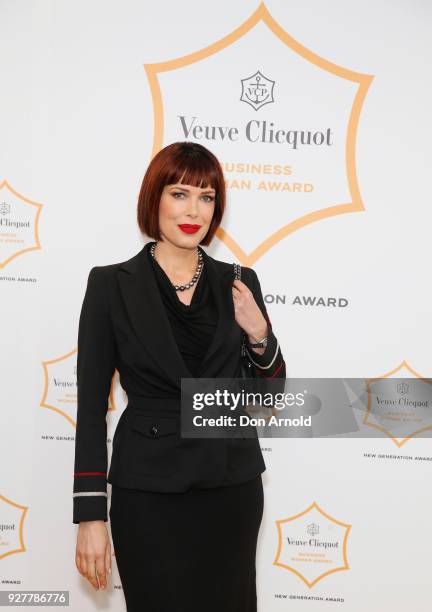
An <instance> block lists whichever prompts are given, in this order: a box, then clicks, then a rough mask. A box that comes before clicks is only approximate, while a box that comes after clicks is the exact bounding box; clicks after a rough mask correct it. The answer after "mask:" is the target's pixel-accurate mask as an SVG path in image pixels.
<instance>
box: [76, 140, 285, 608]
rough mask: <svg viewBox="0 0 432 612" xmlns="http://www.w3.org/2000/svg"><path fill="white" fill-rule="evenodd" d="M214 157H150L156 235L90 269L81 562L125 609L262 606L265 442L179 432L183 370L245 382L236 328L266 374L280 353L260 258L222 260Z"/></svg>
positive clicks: (83, 333)
mask: <svg viewBox="0 0 432 612" xmlns="http://www.w3.org/2000/svg"><path fill="white" fill-rule="evenodd" d="M225 195H226V194H225V183H224V177H223V173H222V169H221V166H220V164H219V162H218V160H217V159H216V157H215V156H214V155H213V154H212V153H211V152H210V151H209V150H207V149H206V148H205V147H203V146H201V145H199V144H196V143H192V142H178V143H173V144H171V145H169V146H167V147H165V148H164V149H162V150H161V151H159V153H158V154H157V155H156V156H155V157H154V158H153V160H152V161H151V163H150V165H149V167H148V169H147V172H146V174H145V176H144V180H143V183H142V187H141V191H140V194H139V199H138V224H139V227H140V229H141V231H142V232H143V233H144V234H146V235H147V236H150V237H151V238H153V240H152V241H151V242H149V243H147V244H146V245H145V246H144V247H143V248H142V249H141V251H140V252H139V253H138V254H137V255H135V256H134V257H132V258H131V259H129V260H128V261H125V262H122V263H117V264H112V265H105V266H97V267H94V268H92V269H91V271H90V274H89V279H88V284H87V290H86V294H85V297H84V301H83V305H82V310H81V315H80V322H79V331H78V362H77V384H78V414H77V428H76V438H75V472H74V498H73V499H74V514H73V522H74V523H79V529H78V538H77V548H76V565H77V567H78V570H79V572H80V573H81V574H82V575H83V576H84V577H86V578H87V579H88V580H89V581H90V582H91V584H92V585H93V586H94V587H95V588H96V589H97V588H98V587H99V585H100V588H105V587H106V585H107V576H106V574H107V572H110V571H111V549H110V539H109V535H108V531H107V528H106V525H105V523H106V522H107V520H108V516H107V485H106V483H107V482H109V483H110V484H111V487H112V488H111V505H110V512H109V515H110V522H111V532H112V538H113V544H114V552H115V556H116V562H117V566H118V570H119V574H120V578H121V582H122V586H123V592H124V595H125V599H126V604H127V610H128V611H129V612H131V611H132V612H135V611H144V610H145V611H146V612H156V611H157V612H159V611H160V612H162V611H163V612H181V611H185V612H186V611H187V612H195V611H197V610H200V611H201V610H206V612H213V611H214V612H216V610H217V612H221V611H222V610H223V612H254V611H256V609H257V607H256V606H257V598H256V583H255V554H256V544H257V537H258V531H259V527H260V524H261V519H262V512H263V488H262V480H261V474H262V472H263V471H264V470H265V464H264V460H263V457H262V453H261V449H260V446H259V441H258V438H257V436H255V437H252V438H251V437H247V438H246V437H236V438H231V439H222V438H190V437H182V436H181V435H180V433H179V430H180V426H179V422H180V420H179V415H180V394H181V380H182V379H183V378H199V377H203V378H204V377H206V378H236V377H239V376H240V347H241V341H242V330H244V332H245V333H246V339H247V343H248V344H247V347H248V353H249V356H250V359H251V361H252V362H253V364H254V367H255V368H256V371H257V375H258V376H262V377H264V378H273V377H280V378H285V363H284V360H283V357H282V353H281V350H280V347H279V344H278V341H277V339H276V337H275V335H274V333H273V331H272V327H271V323H270V320H269V318H268V315H267V312H266V308H265V305H264V301H263V298H262V294H261V288H260V284H259V281H258V278H257V275H256V273H255V271H254V270H253V269H252V268H246V267H245V268H243V274H242V278H243V279H244V281H241V280H234V275H233V266H232V264H229V263H227V262H223V261H219V260H216V259H213V258H212V257H210V255H208V254H207V253H206V252H205V250H204V249H202V248H201V246H199V245H208V244H210V242H211V240H212V238H213V236H214V234H215V232H216V230H217V228H218V227H219V225H220V223H221V220H222V216H223V213H224V208H225ZM115 369H117V370H118V372H119V374H120V382H121V385H122V387H123V389H124V390H125V391H126V393H127V396H128V404H127V407H126V409H125V410H124V411H123V413H122V415H121V417H120V420H119V423H118V425H117V428H116V431H115V435H114V439H113V449H112V457H111V465H110V470H109V473H108V476H107V448H106V431H107V430H106V412H107V405H108V396H109V392H110V386H111V380H112V376H113V374H114V371H115Z"/></svg>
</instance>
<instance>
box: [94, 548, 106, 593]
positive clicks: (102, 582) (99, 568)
mask: <svg viewBox="0 0 432 612" xmlns="http://www.w3.org/2000/svg"><path fill="white" fill-rule="evenodd" d="M96 575H97V577H98V579H99V586H100V588H101V589H106V585H107V577H106V569H105V554H103V555H100V557H97V559H96Z"/></svg>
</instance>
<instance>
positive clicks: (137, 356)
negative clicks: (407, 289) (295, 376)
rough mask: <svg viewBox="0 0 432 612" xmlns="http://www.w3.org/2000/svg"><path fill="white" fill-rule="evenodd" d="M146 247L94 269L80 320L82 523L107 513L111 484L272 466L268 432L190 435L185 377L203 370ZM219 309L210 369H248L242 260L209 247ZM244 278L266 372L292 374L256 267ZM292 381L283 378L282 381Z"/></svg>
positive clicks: (227, 475)
mask: <svg viewBox="0 0 432 612" xmlns="http://www.w3.org/2000/svg"><path fill="white" fill-rule="evenodd" d="M147 249H148V245H145V246H144V247H143V248H142V249H141V251H140V252H139V253H137V254H136V255H135V256H134V257H132V258H131V259H129V260H127V261H125V262H122V263H116V264H111V265H105V266H96V267H94V268H92V269H91V270H90V273H89V277H88V282H87V289H86V293H85V296H84V300H83V304H82V309H81V314H80V319H79V327H78V358H77V386H78V411H77V424H76V436H75V464H74V482H73V522H74V523H79V522H80V521H89V520H98V519H103V520H104V521H107V520H108V518H107V516H108V515H107V482H109V483H111V484H115V485H120V486H125V487H132V488H137V489H143V490H149V491H159V492H181V491H185V490H187V489H189V488H191V487H215V486H220V485H229V484H235V483H240V482H243V481H246V480H248V479H250V478H253V477H254V476H256V475H258V474H260V473H261V472H263V471H264V470H265V469H266V467H265V463H264V459H263V456H262V453H261V448H260V444H259V439H258V437H257V436H256V437H252V438H231V439H221V438H217V439H216V438H212V439H209V438H206V439H204V438H200V439H197V438H194V439H192V438H182V437H181V436H180V433H179V421H180V418H179V416H180V388H181V387H180V385H181V378H194V377H193V376H192V374H191V372H190V371H189V370H188V368H187V366H186V364H185V362H184V360H183V358H182V356H181V353H180V351H179V349H178V346H177V343H176V341H175V338H174V335H173V333H172V329H171V325H170V322H169V319H168V316H167V313H166V311H165V306H164V304H163V302H162V298H161V295H160V293H159V287H158V285H157V281H156V278H155V277H154V271H153V269H152V267H151V263H152V262H151V261H150V260H149V256H148V253H147ZM201 251H202V252H203V257H204V265H205V266H206V270H207V275H208V280H209V284H210V287H211V290H212V291H213V293H214V297H215V302H216V307H217V310H218V322H217V327H216V333H215V335H214V337H213V340H212V342H211V343H210V345H209V346H208V350H207V353H206V355H205V357H204V359H203V362H202V367H201V371H200V373H199V376H200V377H208V378H216V377H218V378H235V377H238V376H240V370H239V367H240V346H241V339H242V330H241V327H240V326H239V325H238V323H237V322H236V321H235V317H234V303H233V298H232V283H233V278H234V276H233V266H232V264H229V263H227V262H224V261H219V260H216V259H214V258H213V257H211V256H210V255H208V254H207V253H206V252H205V250H204V249H201ZM242 280H243V282H244V283H246V284H247V285H248V287H249V288H250V289H251V291H252V292H253V295H254V297H255V300H256V302H257V304H258V305H259V307H260V309H261V311H262V312H263V314H264V316H265V317H266V319H267V323H268V328H269V335H268V337H269V340H268V345H267V348H266V350H265V352H264V353H263V354H262V355H259V354H257V353H256V352H255V351H253V350H252V349H251V350H250V357H251V359H252V360H253V362H254V364H255V368H256V371H257V375H259V376H263V377H266V378H273V377H280V378H285V376H286V371H285V362H284V359H283V356H282V352H281V349H280V347H279V343H278V340H277V338H276V336H275V334H274V332H273V330H272V326H271V322H270V319H269V317H268V314H267V311H266V308H265V305H264V301H263V297H262V293H261V287H260V283H259V280H258V277H257V275H256V272H255V271H254V270H253V269H252V268H247V267H243V268H242ZM116 369H117V370H118V372H119V376H120V384H121V386H122V387H123V389H124V390H125V392H126V394H127V397H128V403H127V406H126V408H125V410H124V411H123V413H122V415H121V417H120V419H119V422H118V424H117V427H116V430H115V433H114V437H113V442H112V444H113V446H112V456H111V464H110V469H109V473H108V474H107V465H108V462H107V423H106V414H107V409H108V397H109V393H110V388H111V382H112V377H113V375H114V372H115V370H116ZM281 382H282V381H281Z"/></svg>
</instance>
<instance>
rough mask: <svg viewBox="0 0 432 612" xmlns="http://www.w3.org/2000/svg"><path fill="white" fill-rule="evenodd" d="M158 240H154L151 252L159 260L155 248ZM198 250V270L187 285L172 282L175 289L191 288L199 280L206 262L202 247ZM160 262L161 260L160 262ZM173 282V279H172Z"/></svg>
mask: <svg viewBox="0 0 432 612" xmlns="http://www.w3.org/2000/svg"><path fill="white" fill-rule="evenodd" d="M156 245H157V242H153V244H152V245H151V246H150V254H151V256H152V257H153V259H154V260H155V261H156V262H158V261H157V259H156V255H155V248H156ZM197 252H198V265H197V268H196V272H195V274H194V275H193V277H192V280H191V281H189V282H188V283H186V285H174V283H171V285H172V286H173V287H174V289H175V290H176V291H185V290H186V289H190V288H191V287H193V286H194V285H195V283H197V282H198V280H199V277H200V276H201V271H202V269H203V266H204V262H203V256H202V253H201V251H200V249H199V248H198V247H197ZM158 264H159V262H158ZM170 282H171V281H170Z"/></svg>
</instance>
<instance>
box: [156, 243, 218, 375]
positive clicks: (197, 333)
mask: <svg viewBox="0 0 432 612" xmlns="http://www.w3.org/2000/svg"><path fill="white" fill-rule="evenodd" d="M152 244H153V242H149V243H148V244H147V255H148V257H149V258H150V260H151V262H152V267H153V270H154V273H155V277H156V280H157V283H158V285H159V290H160V294H161V298H162V301H163V303H164V305H165V309H166V313H167V315H168V319H169V321H170V323H171V328H172V331H173V334H174V338H175V340H176V342H177V346H178V348H179V351H180V353H181V355H182V357H183V359H184V361H185V364H186V366H187V367H188V368H189V370H190V372H191V374H192V376H193V377H196V378H198V376H199V370H200V367H201V364H202V361H203V358H204V355H205V354H206V352H207V349H208V347H209V345H210V342H211V340H212V338H213V335H214V333H215V328H216V324H217V316H218V315H217V310H216V305H215V302H214V297H213V292H212V291H211V288H210V286H209V282H208V277H207V271H206V267H205V265H204V266H203V269H202V270H201V275H200V277H199V279H198V282H197V283H196V286H195V290H194V292H193V295H192V300H191V303H190V305H189V306H187V305H186V304H183V302H182V301H181V300H180V299H179V297H178V295H177V291H176V290H175V289H174V287H173V286H172V284H171V281H170V279H169V277H168V276H167V274H166V273H165V271H164V269H163V268H162V267H161V266H160V265H159V263H158V262H157V261H156V259H155V258H154V257H152V255H151V253H150V247H151V245H152ZM198 248H199V247H198Z"/></svg>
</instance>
